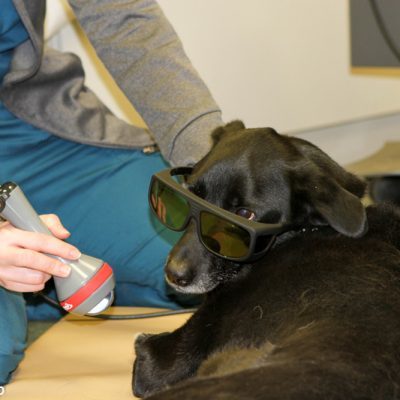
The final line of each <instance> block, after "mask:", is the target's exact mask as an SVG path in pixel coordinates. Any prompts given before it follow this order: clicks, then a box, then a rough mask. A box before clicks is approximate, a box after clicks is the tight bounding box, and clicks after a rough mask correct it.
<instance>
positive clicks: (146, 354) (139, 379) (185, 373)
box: [132, 327, 204, 397]
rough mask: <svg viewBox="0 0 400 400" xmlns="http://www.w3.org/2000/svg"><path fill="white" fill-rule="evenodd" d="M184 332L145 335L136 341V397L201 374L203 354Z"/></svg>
mask: <svg viewBox="0 0 400 400" xmlns="http://www.w3.org/2000/svg"><path fill="white" fill-rule="evenodd" d="M184 328H185V327H182V328H181V329H178V330H177V331H175V332H172V333H161V334H159V335H149V334H142V335H140V336H139V337H138V338H137V339H136V342H135V351H136V360H135V364H134V367H133V379H132V389H133V393H134V394H135V396H138V397H144V396H148V395H150V394H151V393H154V392H157V391H158V390H161V389H162V388H164V387H166V386H168V385H171V384H173V383H176V382H179V381H180V380H182V379H185V378H188V377H190V376H192V375H193V374H194V372H195V371H196V370H197V368H198V366H199V364H200V362H201V361H202V360H203V358H204V355H203V351H202V349H201V348H199V347H198V344H195V343H190V342H191V341H190V340H186V338H187V335H186V331H185V329H184ZM193 346H194V347H193ZM195 347H196V348H197V349H195Z"/></svg>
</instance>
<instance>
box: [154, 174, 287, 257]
mask: <svg viewBox="0 0 400 400" xmlns="http://www.w3.org/2000/svg"><path fill="white" fill-rule="evenodd" d="M191 172H192V168H189V167H181V168H172V169H167V170H164V171H161V172H158V173H156V174H154V175H153V177H152V180H151V184H150V190H149V202H150V206H151V209H152V210H153V212H154V213H155V215H156V216H157V218H158V219H159V220H160V221H161V222H162V223H163V224H164V225H165V226H166V227H168V228H169V229H172V230H174V231H183V230H184V229H186V227H187V225H188V223H189V221H190V219H191V218H193V219H194V220H195V221H196V225H197V233H198V236H199V238H200V241H201V243H202V244H203V245H204V246H205V248H206V249H207V250H208V251H210V252H211V253H213V254H215V255H217V256H219V257H223V258H225V259H228V260H232V261H236V262H244V261H251V260H255V259H257V258H259V257H261V256H262V255H263V254H265V252H266V251H267V250H268V249H269V247H270V246H271V245H272V243H273V241H274V239H275V236H276V235H277V234H279V233H282V232H285V231H288V230H289V229H290V228H289V227H288V225H283V224H265V223H261V222H256V221H251V220H248V219H246V218H243V217H240V216H238V215H236V214H233V213H231V212H229V211H227V210H224V209H223V208H220V207H217V206H215V205H213V204H211V203H209V202H208V201H206V200H204V199H202V198H200V197H198V196H196V195H195V194H193V193H192V192H190V191H189V190H188V189H186V188H185V187H184V186H183V185H182V183H183V182H185V180H186V179H185V177H187V176H188V175H190V174H191Z"/></svg>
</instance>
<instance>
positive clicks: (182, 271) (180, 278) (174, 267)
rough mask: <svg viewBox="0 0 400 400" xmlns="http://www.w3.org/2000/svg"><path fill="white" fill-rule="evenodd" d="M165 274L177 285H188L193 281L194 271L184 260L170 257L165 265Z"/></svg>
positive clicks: (169, 280)
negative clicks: (180, 260)
mask: <svg viewBox="0 0 400 400" xmlns="http://www.w3.org/2000/svg"><path fill="white" fill-rule="evenodd" d="M165 276H166V278H167V280H168V282H169V283H171V284H173V285H176V286H181V287H184V286H188V285H190V284H191V283H192V281H193V278H194V276H193V272H192V271H191V270H190V269H189V268H188V267H187V266H186V265H185V264H184V263H182V262H179V261H176V260H175V259H170V260H169V262H168V263H167V265H166V267H165Z"/></svg>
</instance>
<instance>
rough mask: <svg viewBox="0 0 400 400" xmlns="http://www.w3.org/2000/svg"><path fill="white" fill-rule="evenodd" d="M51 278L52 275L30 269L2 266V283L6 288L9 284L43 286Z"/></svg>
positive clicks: (0, 269) (0, 277)
mask: <svg viewBox="0 0 400 400" xmlns="http://www.w3.org/2000/svg"><path fill="white" fill-rule="evenodd" d="M50 278H51V275H49V274H47V273H45V272H41V271H37V270H34V269H30V268H24V267H15V266H2V267H1V268H0V282H1V285H2V286H4V287H6V286H8V285H9V282H12V283H23V284H25V285H34V286H35V285H43V284H45V283H46V282H47V281H48V280H49V279H50Z"/></svg>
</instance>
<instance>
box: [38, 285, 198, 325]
mask: <svg viewBox="0 0 400 400" xmlns="http://www.w3.org/2000/svg"><path fill="white" fill-rule="evenodd" d="M37 294H38V295H39V296H41V297H42V298H43V299H44V300H45V301H46V302H47V303H49V304H51V305H52V306H54V307H56V308H59V309H61V310H64V309H63V308H62V307H61V306H60V305H59V304H58V302H57V301H56V300H54V299H52V298H51V297H49V296H47V295H46V294H44V293H43V292H38V293H37ZM195 311H197V308H185V309H181V310H167V311H156V312H151V313H143V314H121V315H108V314H98V315H85V317H89V318H97V319H110V320H124V319H146V318H157V317H167V316H170V315H178V314H188V313H193V312H195Z"/></svg>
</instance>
